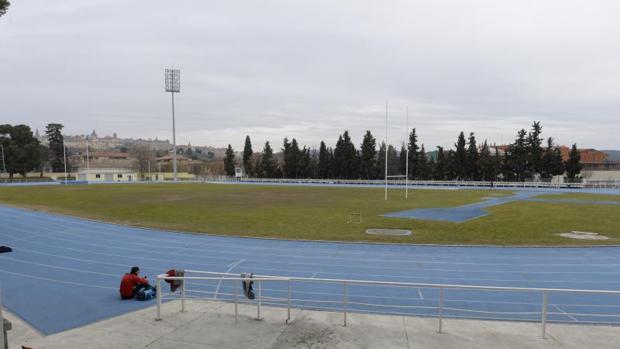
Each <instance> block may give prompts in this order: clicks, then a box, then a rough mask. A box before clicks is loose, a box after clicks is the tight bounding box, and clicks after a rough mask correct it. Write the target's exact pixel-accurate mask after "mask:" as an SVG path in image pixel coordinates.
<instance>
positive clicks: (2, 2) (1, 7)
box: [0, 0, 11, 17]
mask: <svg viewBox="0 0 620 349" xmlns="http://www.w3.org/2000/svg"><path fill="white" fill-rule="evenodd" d="M9 6H11V3H10V2H9V1H8V0H0V17H2V16H4V14H5V13H6V11H7V10H8V9H9Z"/></svg>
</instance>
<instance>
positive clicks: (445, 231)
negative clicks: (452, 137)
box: [0, 184, 620, 245]
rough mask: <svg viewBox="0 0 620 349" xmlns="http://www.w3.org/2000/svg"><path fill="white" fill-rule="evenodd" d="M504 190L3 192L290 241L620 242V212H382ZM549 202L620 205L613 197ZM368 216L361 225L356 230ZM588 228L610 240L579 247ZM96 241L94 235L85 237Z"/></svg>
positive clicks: (13, 198)
mask: <svg viewBox="0 0 620 349" xmlns="http://www.w3.org/2000/svg"><path fill="white" fill-rule="evenodd" d="M510 194H511V192H509V191H501V190H494V191H490V190H413V191H410V196H409V199H407V200H406V199H405V198H404V190H400V189H391V190H390V200H389V201H387V202H386V201H384V200H383V189H379V188H377V189H375V188H371V189H367V188H340V187H296V186H289V187H286V186H255V185H221V184H131V185H122V184H115V185H105V184H103V185H70V186H61V185H58V186H40V187H34V186H33V187H0V203H2V204H7V205H12V206H19V207H26V208H30V209H35V210H43V211H48V212H54V213H60V214H67V215H73V216H80V217H86V218H91V219H96V220H102V221H107V222H114V223H121V224H127V225H133V226H141V227H152V228H161V229H169V230H179V231H189V232H199V233H212V234H224V235H238V236H255V237H272V238H287V239H311V240H343V241H376V242H397V243H399V242H405V243H420V244H422V243H424V244H426V243H437V244H497V245H587V244H618V243H620V206H616V205H577V204H557V203H540V202H514V203H509V204H504V205H500V206H495V207H491V208H490V209H489V212H490V214H489V215H488V216H486V217H482V218H478V219H474V220H470V221H467V222H464V223H447V222H433V221H424V220H410V219H396V218H385V217H380V215H381V214H383V213H388V212H394V211H400V210H406V209H412V208H421V207H451V206H458V205H463V204H467V203H474V202H479V201H482V200H484V198H487V197H490V196H504V195H510ZM549 198H571V199H581V200H620V196H613V195H595V196H592V195H582V194H576V193H575V194H573V193H571V194H561V195H553V196H549ZM353 212H359V213H361V214H362V219H363V222H362V224H355V223H347V221H348V219H349V214H350V213H353ZM367 228H407V229H411V230H412V231H413V232H414V234H413V235H412V236H407V237H390V236H373V235H366V234H365V233H364V231H365V230H366V229H367ZM571 230H580V231H592V232H597V233H601V234H604V235H607V236H609V237H611V239H610V240H607V241H594V242H593V241H580V240H570V239H566V238H562V237H559V236H557V233H561V232H566V231H571ZM84 233H85V234H88V232H87V231H85V232H84Z"/></svg>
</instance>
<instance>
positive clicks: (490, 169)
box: [479, 141, 497, 181]
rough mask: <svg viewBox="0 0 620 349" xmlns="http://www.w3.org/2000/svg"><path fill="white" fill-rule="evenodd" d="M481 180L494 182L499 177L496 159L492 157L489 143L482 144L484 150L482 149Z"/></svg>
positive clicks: (480, 161)
mask: <svg viewBox="0 0 620 349" xmlns="http://www.w3.org/2000/svg"><path fill="white" fill-rule="evenodd" d="M479 164H480V179H482V180H483V181H494V180H495V177H496V176H497V173H496V170H497V169H496V166H495V159H494V158H493V156H491V150H490V149H489V145H488V144H487V141H484V143H482V148H481V149H480V160H479Z"/></svg>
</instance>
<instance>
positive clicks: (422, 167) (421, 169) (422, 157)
mask: <svg viewBox="0 0 620 349" xmlns="http://www.w3.org/2000/svg"><path fill="white" fill-rule="evenodd" d="M429 176H430V169H429V167H428V158H427V157H426V150H425V149H424V144H422V146H421V147H420V153H419V154H418V174H417V178H416V179H420V180H425V179H428V177H429Z"/></svg>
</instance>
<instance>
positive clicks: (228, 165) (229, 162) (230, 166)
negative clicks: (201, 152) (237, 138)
mask: <svg viewBox="0 0 620 349" xmlns="http://www.w3.org/2000/svg"><path fill="white" fill-rule="evenodd" d="M224 170H225V171H226V175H227V176H234V175H235V151H234V150H233V148H232V146H231V145H230V144H229V145H228V148H226V153H225V157H224Z"/></svg>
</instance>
